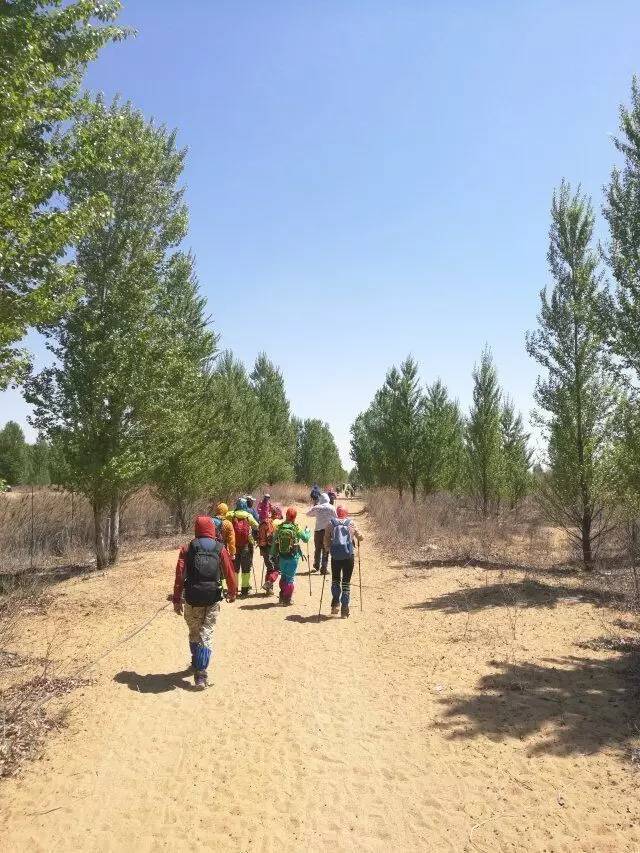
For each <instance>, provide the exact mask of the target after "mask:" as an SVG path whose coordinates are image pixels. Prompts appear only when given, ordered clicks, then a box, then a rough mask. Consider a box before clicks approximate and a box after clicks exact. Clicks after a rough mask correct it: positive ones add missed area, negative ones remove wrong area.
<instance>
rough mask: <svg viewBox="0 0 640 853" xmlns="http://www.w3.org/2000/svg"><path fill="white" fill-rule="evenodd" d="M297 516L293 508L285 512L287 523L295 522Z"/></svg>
mask: <svg viewBox="0 0 640 853" xmlns="http://www.w3.org/2000/svg"><path fill="white" fill-rule="evenodd" d="M297 515H298V510H297V509H296V508H295V507H294V506H290V507H289V509H288V510H287V521H295V520H296V516H297Z"/></svg>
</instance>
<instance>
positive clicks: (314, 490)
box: [311, 483, 322, 506]
mask: <svg viewBox="0 0 640 853" xmlns="http://www.w3.org/2000/svg"><path fill="white" fill-rule="evenodd" d="M321 494H322V491H321V489H320V486H319V485H318V484H317V483H314V484H313V486H311V503H312V504H313V506H315V505H316V504H317V503H318V501H319V500H320V495H321Z"/></svg>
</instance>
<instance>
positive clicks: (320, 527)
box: [307, 492, 336, 575]
mask: <svg viewBox="0 0 640 853" xmlns="http://www.w3.org/2000/svg"><path fill="white" fill-rule="evenodd" d="M307 516H312V517H315V520H316V529H315V533H314V534H313V569H314V571H316V572H317V571H318V569H319V570H320V574H321V575H326V574H327V566H328V565H329V552H328V551H327V550H326V549H325V547H324V532H325V530H326V528H327V525H328V524H329V521H330V520H331V519H332V518H335V517H336V508H335V507H334V506H331V504H330V503H329V496H328V495H327V494H326V493H325V492H322V493H321V494H320V497H319V498H318V503H317V504H316V505H315V506H312V507H311V509H309V510H307Z"/></svg>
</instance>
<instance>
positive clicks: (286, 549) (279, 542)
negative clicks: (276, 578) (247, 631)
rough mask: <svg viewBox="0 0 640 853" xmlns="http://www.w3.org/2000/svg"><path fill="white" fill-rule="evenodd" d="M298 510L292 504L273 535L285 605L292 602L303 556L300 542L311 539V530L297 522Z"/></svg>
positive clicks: (282, 602) (273, 549)
mask: <svg viewBox="0 0 640 853" xmlns="http://www.w3.org/2000/svg"><path fill="white" fill-rule="evenodd" d="M297 514H298V511H297V510H296V509H295V508H294V507H292V506H290V507H289V509H288V510H287V512H286V516H285V520H284V522H283V523H282V524H280V525H279V527H278V528H277V530H276V531H275V533H274V535H273V544H272V545H271V555H272V557H277V559H278V566H279V569H280V604H283V605H284V606H285V607H287V606H288V605H290V604H291V603H292V599H293V591H294V587H295V577H296V571H297V569H298V562H299V561H300V557H301V556H302V551H301V550H300V545H299V543H300V542H308V541H309V539H311V531H310V530H309V529H308V528H307V527H305V529H304V530H301V529H300V528H299V527H298V525H297V524H296V517H297Z"/></svg>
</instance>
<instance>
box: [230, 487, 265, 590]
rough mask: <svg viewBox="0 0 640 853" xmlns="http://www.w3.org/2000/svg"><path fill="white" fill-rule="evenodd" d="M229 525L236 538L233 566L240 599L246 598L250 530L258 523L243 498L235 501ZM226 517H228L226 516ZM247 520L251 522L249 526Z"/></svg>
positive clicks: (249, 573)
mask: <svg viewBox="0 0 640 853" xmlns="http://www.w3.org/2000/svg"><path fill="white" fill-rule="evenodd" d="M229 515H231V516H232V518H231V523H232V524H233V532H234V533H235V537H236V557H235V560H234V565H235V569H236V574H237V575H240V598H246V597H247V596H248V595H249V593H250V592H251V565H252V563H251V555H252V548H251V528H252V526H253V527H255V528H257V527H258V522H257V521H255V519H254V518H253V516H252V515H251V513H250V512H248V509H247V502H246V501H245V500H244V498H239V499H238V500H237V501H236V508H235V510H234V511H233V512H232V513H229ZM227 517H228V516H227ZM249 519H251V521H252V522H253V524H251V523H250V522H249Z"/></svg>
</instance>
